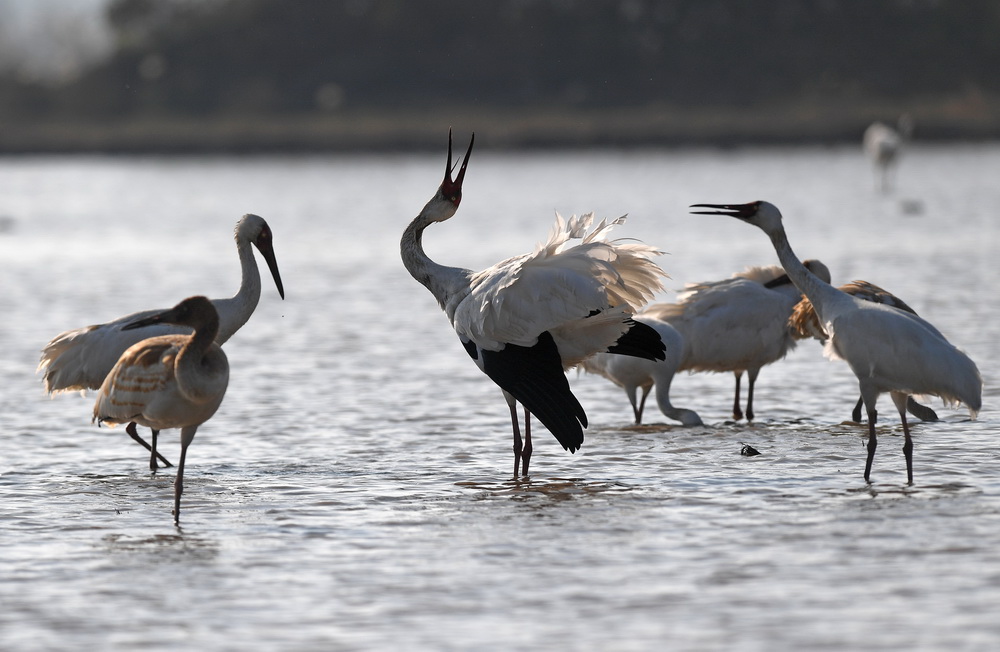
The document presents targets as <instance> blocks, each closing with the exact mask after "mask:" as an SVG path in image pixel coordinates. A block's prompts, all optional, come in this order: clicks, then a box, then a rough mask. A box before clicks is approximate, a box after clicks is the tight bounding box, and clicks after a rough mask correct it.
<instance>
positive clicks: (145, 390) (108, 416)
mask: <svg viewBox="0 0 1000 652" xmlns="http://www.w3.org/2000/svg"><path fill="white" fill-rule="evenodd" d="M163 323H165V324H175V325H178V326H186V327H189V328H193V329H194V333H192V334H191V335H161V336H159V337H152V338H149V339H146V340H143V341H141V342H139V343H138V344H135V345H133V346H131V347H129V349H128V350H127V351H125V353H123V354H122V356H121V358H120V359H119V360H118V362H117V363H116V364H115V366H114V368H112V370H111V372H110V373H108V375H107V377H105V379H104V382H103V384H102V385H101V388H100V391H99V392H98V394H97V401H96V402H95V403H94V417H93V420H94V421H96V422H97V423H98V424H102V423H106V424H109V425H115V424H119V423H130V422H131V423H138V424H139V425H143V426H146V427H148V428H152V429H153V430H154V431H157V432H158V431H160V430H166V429H169V428H180V429H181V457H180V462H178V465H177V477H176V479H175V481H174V523H175V524H179V523H180V505H181V502H180V501H181V494H182V493H183V486H184V462H185V460H186V458H187V449H188V446H189V445H190V444H191V441H192V440H193V439H194V435H195V432H197V430H198V426H200V425H201V424H203V423H204V422H206V421H208V420H209V419H210V418H211V417H212V415H214V414H215V412H216V410H218V409H219V405H220V404H221V403H222V399H223V397H224V396H225V395H226V387H227V386H228V384H229V362H228V361H227V359H226V354H225V353H224V352H223V351H222V348H221V347H220V346H219V345H218V344H216V343H215V342H214V340H215V337H216V335H217V334H218V331H219V315H218V313H217V312H216V310H215V308H214V307H213V305H212V303H211V302H210V301H209V300H208V299H206V298H205V297H191V298H189V299H185V300H184V301H182V302H180V303H179V304H177V305H176V306H174V307H173V308H171V309H170V310H167V311H164V312H161V313H158V314H155V315H151V316H149V317H146V318H143V319H138V320H136V321H134V322H131V323H130V324H127V325H125V327H124V328H125V329H127V330H132V329H141V328H143V327H145V326H150V325H154V324H163Z"/></svg>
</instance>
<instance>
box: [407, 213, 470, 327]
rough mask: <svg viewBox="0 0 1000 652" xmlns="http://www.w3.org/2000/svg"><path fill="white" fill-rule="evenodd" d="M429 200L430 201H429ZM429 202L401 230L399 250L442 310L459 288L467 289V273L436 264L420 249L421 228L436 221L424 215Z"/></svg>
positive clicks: (422, 231)
mask: <svg viewBox="0 0 1000 652" xmlns="http://www.w3.org/2000/svg"><path fill="white" fill-rule="evenodd" d="M433 201H434V200H431V203H433ZM430 205H431V204H430V203H428V205H427V206H425V207H424V210H423V211H421V212H420V215H417V217H415V218H414V219H413V221H412V222H410V224H409V226H407V227H406V229H405V230H404V231H403V237H402V238H400V241H399V252H400V256H401V257H402V259H403V265H404V266H405V267H406V271H408V272H409V273H410V276H412V277H413V278H414V279H416V280H417V282H419V283H420V284H421V285H423V286H424V287H426V288H427V289H428V290H430V292H431V294H433V295H434V298H435V299H437V302H438V305H439V306H441V308H442V309H443V310H448V306H449V304H450V303H452V302H451V299H452V298H453V297H454V296H455V295H456V294H458V293H460V292H462V291H463V290H464V291H466V292H467V291H468V289H469V287H470V286H469V276H470V275H471V272H469V270H466V269H462V268H460V267H448V266H445V265H440V264H438V263H436V262H434V261H433V260H431V258H430V256H428V255H427V253H426V252H425V251H424V243H423V237H424V229H426V228H427V227H428V226H430V224H432V223H433V222H435V221H439V220H432V219H430V218H429V217H428V216H427V213H428V212H429V207H430ZM450 317H451V315H450V314H449V318H450Z"/></svg>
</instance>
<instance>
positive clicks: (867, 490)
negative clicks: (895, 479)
mask: <svg viewBox="0 0 1000 652" xmlns="http://www.w3.org/2000/svg"><path fill="white" fill-rule="evenodd" d="M982 492H983V491H982V489H980V488H979V487H974V486H972V485H968V484H965V483H962V482H945V483H940V484H927V485H921V484H913V485H907V484H893V483H875V482H873V483H871V484H866V485H863V486H859V487H852V488H849V489H847V490H846V491H845V493H847V494H848V495H850V496H858V497H862V498H864V497H870V498H879V497H883V498H891V497H900V498H943V497H946V496H961V495H973V494H981V493H982Z"/></svg>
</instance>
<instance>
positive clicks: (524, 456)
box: [521, 408, 531, 476]
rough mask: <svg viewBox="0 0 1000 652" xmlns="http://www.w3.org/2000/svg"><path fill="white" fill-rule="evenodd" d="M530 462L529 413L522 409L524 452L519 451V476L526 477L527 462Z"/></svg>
mask: <svg viewBox="0 0 1000 652" xmlns="http://www.w3.org/2000/svg"><path fill="white" fill-rule="evenodd" d="M530 461H531V413H530V412H528V408H524V450H522V451H521V475H522V476H527V475H528V462H530Z"/></svg>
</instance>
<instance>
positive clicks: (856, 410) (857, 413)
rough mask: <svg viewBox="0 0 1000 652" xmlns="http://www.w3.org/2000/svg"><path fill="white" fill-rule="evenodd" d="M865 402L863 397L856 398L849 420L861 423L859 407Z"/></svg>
mask: <svg viewBox="0 0 1000 652" xmlns="http://www.w3.org/2000/svg"><path fill="white" fill-rule="evenodd" d="M864 404H865V399H863V398H860V397H859V398H858V402H857V403H856V404H855V406H854V410H852V411H851V421H853V422H854V423H861V408H862V407H863V406H864Z"/></svg>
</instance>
